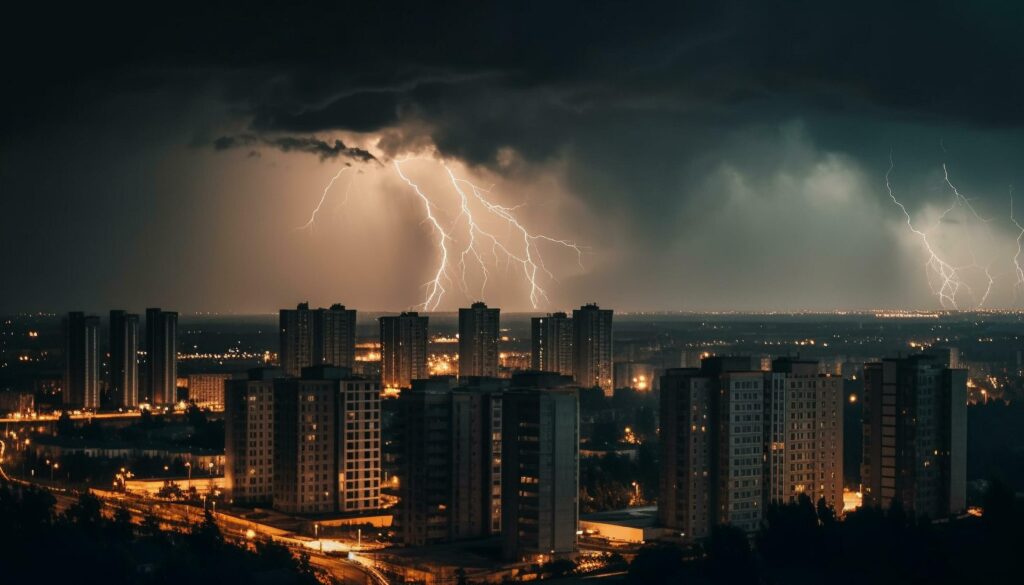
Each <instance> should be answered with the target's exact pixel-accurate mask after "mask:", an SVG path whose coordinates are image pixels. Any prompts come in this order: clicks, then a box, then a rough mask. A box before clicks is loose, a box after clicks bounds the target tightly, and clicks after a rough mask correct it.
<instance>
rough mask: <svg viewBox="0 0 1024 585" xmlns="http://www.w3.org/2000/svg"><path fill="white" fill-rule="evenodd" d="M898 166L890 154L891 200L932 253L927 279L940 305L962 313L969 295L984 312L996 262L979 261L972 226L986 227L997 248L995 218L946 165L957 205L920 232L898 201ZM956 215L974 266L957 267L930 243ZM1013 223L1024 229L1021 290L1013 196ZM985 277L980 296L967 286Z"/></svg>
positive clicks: (947, 182) (887, 176)
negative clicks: (981, 208) (893, 176)
mask: <svg viewBox="0 0 1024 585" xmlns="http://www.w3.org/2000/svg"><path fill="white" fill-rule="evenodd" d="M894 167H895V164H894V162H893V158H892V153H890V154H889V169H888V170H887V171H886V173H885V187H886V189H887V190H888V192H889V198H890V199H892V201H893V203H895V204H896V205H897V206H898V207H899V208H900V210H901V211H902V212H903V215H904V217H905V218H906V223H907V227H908V228H909V229H910V231H911V232H912V233H913V234H914V235H916V236H917V237H918V239H920V241H921V244H922V245H923V246H924V248H925V250H926V251H927V253H928V259H927V260H926V261H925V277H926V278H927V281H928V286H929V288H931V290H932V293H933V294H935V295H936V296H937V297H938V298H939V303H940V304H941V305H942V308H944V309H952V310H959V309H960V308H961V305H962V304H963V299H962V296H963V295H962V293H966V295H967V296H968V297H969V300H970V301H971V304H972V306H973V308H975V309H981V308H983V307H984V306H985V303H987V302H988V300H989V297H990V295H991V293H992V290H993V288H994V286H995V282H996V278H995V275H994V274H993V273H992V264H993V263H992V262H991V261H990V262H988V263H981V262H979V260H978V254H977V249H976V246H975V239H974V237H973V236H972V234H971V229H970V228H971V225H970V224H971V223H972V222H976V223H978V224H981V225H983V226H985V228H986V230H985V234H986V240H987V243H988V244H989V245H990V246H994V244H995V242H994V237H993V235H992V230H991V226H990V224H991V222H992V219H991V218H986V217H983V216H982V215H981V214H980V213H978V211H977V209H976V208H975V207H974V204H973V202H972V201H973V200H972V199H971V198H969V197H966V196H965V195H964V194H963V193H961V192H960V189H959V188H957V186H956V185H954V184H953V181H952V179H950V176H949V168H948V167H947V165H946V164H943V165H942V174H943V181H944V183H945V185H946V187H948V188H949V190H950V192H951V193H952V195H953V201H952V203H951V204H950V205H949V207H947V208H945V209H944V210H943V212H942V213H941V214H940V215H939V218H938V220H937V221H936V222H935V225H933V226H932V227H930V228H928V229H919V228H917V227H916V226H914V223H913V220H912V219H911V216H910V212H909V211H907V208H906V206H905V205H904V204H903V203H902V202H900V200H899V199H897V197H896V195H895V192H894V190H893V187H892V182H891V180H890V176H891V174H892V171H893V168H894ZM955 211H959V212H960V215H962V217H963V220H964V221H963V226H964V230H965V231H964V233H965V235H966V248H967V253H968V255H969V256H970V263H968V264H963V265H954V264H953V263H952V262H950V261H949V260H948V259H947V258H944V257H943V255H942V254H941V253H940V252H939V250H938V247H937V246H936V245H935V244H934V242H933V241H931V240H930V239H929V236H930V235H931V234H932V232H933V231H934V230H936V229H938V228H939V227H940V226H941V225H942V223H943V222H944V221H945V220H946V218H947V217H949V215H950V214H952V213H954V212H955ZM1010 219H1011V221H1013V222H1014V224H1016V225H1017V226H1018V229H1020V234H1019V235H1018V238H1017V244H1018V246H1017V248H1018V253H1017V256H1015V257H1014V265H1015V267H1016V268H1017V275H1018V279H1017V280H1018V287H1019V286H1022V285H1024V269H1021V266H1020V263H1019V257H1020V255H1021V251H1022V250H1024V247H1022V241H1024V228H1021V226H1020V224H1018V223H1017V221H1016V220H1015V219H1014V218H1013V199H1012V193H1011V199H1010ZM968 273H969V274H982V275H984V286H985V288H984V292H982V294H981V295H980V296H979V295H976V294H975V291H974V289H973V288H972V287H971V286H970V285H969V284H968V283H967V281H966V278H967V274H968Z"/></svg>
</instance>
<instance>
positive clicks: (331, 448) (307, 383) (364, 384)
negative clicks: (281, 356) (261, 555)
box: [273, 366, 381, 514]
mask: <svg viewBox="0 0 1024 585" xmlns="http://www.w3.org/2000/svg"><path fill="white" fill-rule="evenodd" d="M380 448H381V438H380V384H379V383H378V382H376V381H372V380H365V379H361V378H354V377H352V376H351V374H350V370H348V369H347V368H332V367H325V366H317V367H311V368H306V369H305V370H304V371H303V377H302V378H284V379H278V380H276V381H275V383H274V483H273V486H274V487H273V503H274V508H275V509H278V510H281V511H282V512H288V513H294V514H321V513H333V512H345V513H360V512H366V511H370V510H376V509H377V508H379V507H380V470H381V468H380Z"/></svg>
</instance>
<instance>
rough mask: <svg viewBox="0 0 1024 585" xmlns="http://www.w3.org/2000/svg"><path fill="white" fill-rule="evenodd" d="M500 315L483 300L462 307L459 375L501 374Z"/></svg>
mask: <svg viewBox="0 0 1024 585" xmlns="http://www.w3.org/2000/svg"><path fill="white" fill-rule="evenodd" d="M500 315H501V310H500V309H492V308H488V307H487V305H485V304H484V303H479V302H478V303H473V305H472V306H470V307H469V308H468V309H466V308H462V309H459V376H489V377H497V376H498V329H499V320H500Z"/></svg>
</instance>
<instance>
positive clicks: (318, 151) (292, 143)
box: [213, 134, 377, 162]
mask: <svg viewBox="0 0 1024 585" xmlns="http://www.w3.org/2000/svg"><path fill="white" fill-rule="evenodd" d="M250 146H267V147H270V148H275V149H277V150H280V151H281V152H305V153H308V154H315V155H316V156H318V157H320V160H328V159H334V158H337V157H339V156H340V157H344V158H349V159H352V160H355V161H359V162H370V161H376V160H377V159H376V158H374V156H373V155H372V154H370V153H369V152H367V151H366V150H364V149H362V148H356V147H350V146H345V143H344V142H342V141H340V140H335V141H334V142H333V143H328V142H326V141H323V140H319V139H317V138H310V137H306V136H279V137H267V136H257V135H255V134H238V135H235V136H221V137H220V138H217V139H216V140H214V141H213V147H214V148H215V149H217V150H230V149H233V148H239V147H250ZM253 152H255V151H250V153H249V154H250V155H252V154H253Z"/></svg>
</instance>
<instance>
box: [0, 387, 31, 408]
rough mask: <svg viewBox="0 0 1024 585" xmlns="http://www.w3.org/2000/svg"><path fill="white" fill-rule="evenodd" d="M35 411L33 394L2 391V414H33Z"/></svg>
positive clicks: (0, 397) (0, 404) (0, 392)
mask: <svg viewBox="0 0 1024 585" xmlns="http://www.w3.org/2000/svg"><path fill="white" fill-rule="evenodd" d="M35 409H36V403H35V396H33V394H32V393H31V392H13V391H10V390H4V391H0V413H4V414H32V413H33V412H35Z"/></svg>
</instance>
